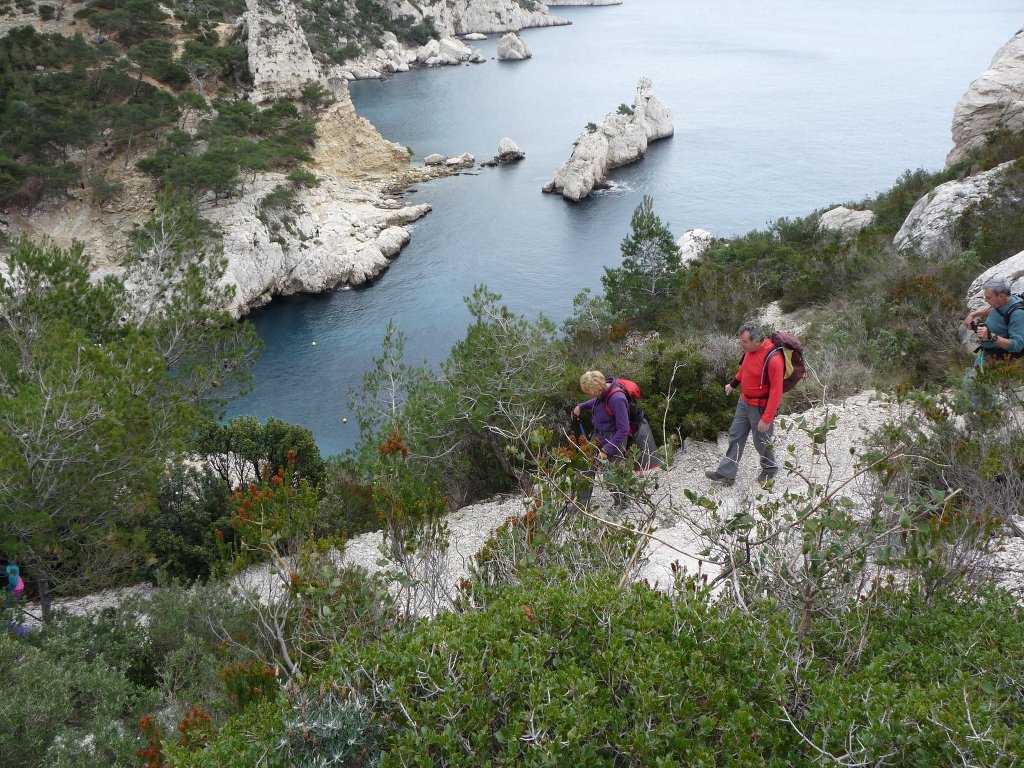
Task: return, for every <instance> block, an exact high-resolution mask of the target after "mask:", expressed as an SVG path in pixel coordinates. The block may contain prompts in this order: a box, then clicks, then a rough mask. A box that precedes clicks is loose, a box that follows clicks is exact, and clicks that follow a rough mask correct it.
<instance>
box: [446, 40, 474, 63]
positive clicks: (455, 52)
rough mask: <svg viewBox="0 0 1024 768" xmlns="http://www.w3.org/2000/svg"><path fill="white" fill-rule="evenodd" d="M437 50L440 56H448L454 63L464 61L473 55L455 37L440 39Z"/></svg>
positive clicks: (466, 46) (468, 48) (467, 47)
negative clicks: (438, 49)
mask: <svg viewBox="0 0 1024 768" xmlns="http://www.w3.org/2000/svg"><path fill="white" fill-rule="evenodd" d="M439 48H440V55H441V56H450V57H451V58H453V59H455V61H466V60H467V59H468V58H469V57H470V56H471V55H472V54H473V51H472V50H471V49H470V47H469V46H468V45H466V44H465V43H464V42H462V41H461V40H459V39H458V38H456V37H442V38H441V42H440V46H439Z"/></svg>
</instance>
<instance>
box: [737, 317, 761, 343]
mask: <svg viewBox="0 0 1024 768" xmlns="http://www.w3.org/2000/svg"><path fill="white" fill-rule="evenodd" d="M744 333H747V334H750V340H751V341H754V342H757V341H764V328H762V327H761V324H760V323H756V322H754V321H753V320H747V322H745V323H744V324H743V325H741V326H740V330H739V333H737V334H736V335H737V336H742V335H743V334H744Z"/></svg>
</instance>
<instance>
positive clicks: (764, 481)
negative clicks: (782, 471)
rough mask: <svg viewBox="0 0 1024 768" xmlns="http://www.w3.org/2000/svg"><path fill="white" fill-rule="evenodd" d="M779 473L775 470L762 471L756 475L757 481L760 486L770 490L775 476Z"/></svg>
mask: <svg viewBox="0 0 1024 768" xmlns="http://www.w3.org/2000/svg"><path fill="white" fill-rule="evenodd" d="M777 474H779V473H778V472H777V471H776V472H762V473H761V474H760V475H758V476H757V482H759V483H760V484H761V487H762V488H764V489H765V490H766V491H770V490H771V488H772V486H773V485H775V476H776V475H777Z"/></svg>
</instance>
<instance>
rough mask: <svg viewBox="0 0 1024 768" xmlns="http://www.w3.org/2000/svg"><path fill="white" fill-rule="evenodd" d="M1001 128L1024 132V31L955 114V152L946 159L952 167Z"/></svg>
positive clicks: (998, 55)
mask: <svg viewBox="0 0 1024 768" xmlns="http://www.w3.org/2000/svg"><path fill="white" fill-rule="evenodd" d="M997 128H1005V129H1007V130H1009V131H1020V130H1024V28H1022V29H1020V30H1019V31H1018V32H1017V34H1016V35H1014V36H1013V37H1012V38H1011V39H1010V41H1009V42H1007V43H1006V45H1004V46H1003V47H1002V48H1000V49H999V50H998V51H996V55H995V56H994V57H993V58H992V63H991V64H990V65H989V68H988V69H987V70H985V71H984V72H983V73H982V74H981V75H980V76H979V77H978V79H977V80H975V81H974V82H973V83H971V86H970V88H968V89H967V93H965V94H964V95H963V97H962V98H961V99H960V102H959V103H958V104H957V105H956V109H955V110H954V111H953V128H952V132H953V145H954V146H953V149H951V150H950V152H949V155H948V156H947V157H946V166H947V167H949V166H950V165H953V164H954V163H956V162H957V161H959V160H962V159H964V158H965V157H966V156H967V154H968V153H969V152H970V151H971V150H972V149H974V148H976V147H980V146H983V145H984V144H985V138H986V136H988V134H990V133H992V132H993V131H995V130H996V129H997Z"/></svg>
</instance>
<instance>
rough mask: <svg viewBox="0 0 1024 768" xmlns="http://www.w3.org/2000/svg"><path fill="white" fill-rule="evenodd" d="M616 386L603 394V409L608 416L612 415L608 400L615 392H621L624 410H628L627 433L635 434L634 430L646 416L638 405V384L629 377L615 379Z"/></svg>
mask: <svg viewBox="0 0 1024 768" xmlns="http://www.w3.org/2000/svg"><path fill="white" fill-rule="evenodd" d="M615 382H616V386H613V387H612V388H611V389H609V390H608V391H607V392H606V393H605V394H604V396H603V402H604V410H605V412H606V413H607V414H608V415H609V416H613V415H614V413H613V412H612V407H611V406H610V405H609V404H608V400H609V399H610V398H611V396H612V395H613V394H614V393H615V392H621V393H622V394H624V395H625V396H626V410H627V411H628V412H629V434H630V437H632V436H633V435H635V434H636V431H637V430H638V429H639V428H640V425H641V424H643V421H644V419H646V418H647V416H646V414H644V409H643V408H641V407H640V403H639V402H638V401H639V400H640V386H639V385H638V384H637V383H636V382H635V381H630V380H629V379H616V380H615Z"/></svg>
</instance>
